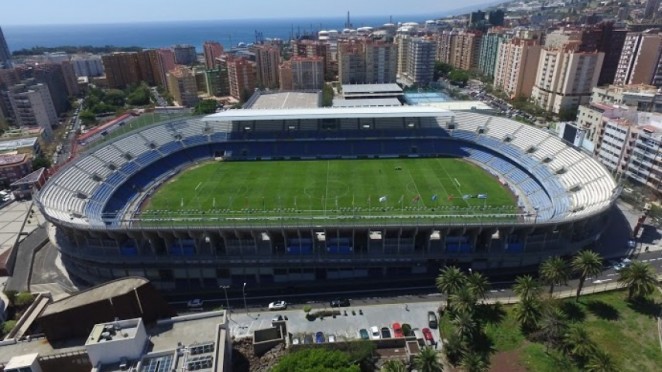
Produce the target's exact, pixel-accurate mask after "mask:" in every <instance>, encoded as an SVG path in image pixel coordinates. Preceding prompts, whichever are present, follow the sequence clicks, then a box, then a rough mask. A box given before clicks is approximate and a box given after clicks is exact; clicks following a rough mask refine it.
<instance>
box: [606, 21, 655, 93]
mask: <svg viewBox="0 0 662 372" xmlns="http://www.w3.org/2000/svg"><path fill="white" fill-rule="evenodd" d="M661 57H662V33H660V32H659V30H647V31H644V32H629V33H628V34H627V35H626V36H625V42H624V44H623V50H622V52H621V57H620V60H619V62H618V67H617V69H616V76H615V78H614V84H618V85H625V84H651V85H655V86H657V87H661V86H662V76H661V74H660V72H661V71H662V59H661Z"/></svg>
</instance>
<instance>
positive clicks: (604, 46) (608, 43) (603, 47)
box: [597, 23, 627, 85]
mask: <svg viewBox="0 0 662 372" xmlns="http://www.w3.org/2000/svg"><path fill="white" fill-rule="evenodd" d="M597 29H598V30H599V32H598V34H599V41H598V51H600V52H604V53H605V59H604V62H603V63H602V70H601V71H600V78H599V79H598V85H607V84H612V83H613V82H614V78H615V77H616V70H617V69H618V62H619V61H620V58H621V52H622V51H623V45H624V44H625V36H626V35H627V30H625V29H618V30H615V29H614V25H613V23H601V24H599V25H598V26H597Z"/></svg>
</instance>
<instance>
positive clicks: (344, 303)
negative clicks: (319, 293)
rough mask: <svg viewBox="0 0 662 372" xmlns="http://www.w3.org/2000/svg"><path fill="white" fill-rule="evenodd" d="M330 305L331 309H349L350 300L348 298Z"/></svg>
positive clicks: (334, 301)
mask: <svg viewBox="0 0 662 372" xmlns="http://www.w3.org/2000/svg"><path fill="white" fill-rule="evenodd" d="M330 305H331V307H347V306H349V300H348V299H346V298H343V299H337V300H333V301H331V302H330Z"/></svg>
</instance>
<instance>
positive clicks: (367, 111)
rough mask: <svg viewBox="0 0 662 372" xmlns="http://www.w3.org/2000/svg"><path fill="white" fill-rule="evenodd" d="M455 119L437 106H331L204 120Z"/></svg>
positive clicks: (238, 112)
mask: <svg viewBox="0 0 662 372" xmlns="http://www.w3.org/2000/svg"><path fill="white" fill-rule="evenodd" d="M439 116H444V117H451V116H453V113H452V112H451V111H448V110H442V109H439V108H435V107H425V106H401V107H343V108H335V107H327V108H313V109H291V110H227V111H223V112H219V113H216V114H211V115H209V116H206V117H204V118H203V119H202V120H203V121H255V120H297V119H344V118H402V117H405V118H419V117H439Z"/></svg>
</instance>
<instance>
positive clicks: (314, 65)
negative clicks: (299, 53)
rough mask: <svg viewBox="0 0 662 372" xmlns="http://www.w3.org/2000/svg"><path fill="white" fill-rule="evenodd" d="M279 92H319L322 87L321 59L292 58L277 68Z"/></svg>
mask: <svg viewBox="0 0 662 372" xmlns="http://www.w3.org/2000/svg"><path fill="white" fill-rule="evenodd" d="M279 74H280V89H281V90H319V89H322V87H323V86H324V60H323V58H322V57H292V58H291V59H290V60H289V61H286V62H284V63H283V64H282V65H281V66H280V67H279Z"/></svg>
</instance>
